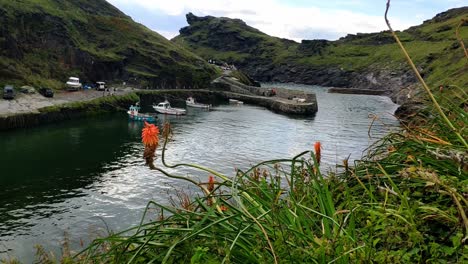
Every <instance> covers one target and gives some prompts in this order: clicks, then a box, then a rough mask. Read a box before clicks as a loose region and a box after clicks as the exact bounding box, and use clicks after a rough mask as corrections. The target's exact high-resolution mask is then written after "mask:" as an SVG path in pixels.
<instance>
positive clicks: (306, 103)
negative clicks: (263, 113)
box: [212, 76, 318, 115]
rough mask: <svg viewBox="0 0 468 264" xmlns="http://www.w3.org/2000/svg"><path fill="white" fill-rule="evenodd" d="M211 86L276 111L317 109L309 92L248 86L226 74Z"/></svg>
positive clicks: (312, 111)
mask: <svg viewBox="0 0 468 264" xmlns="http://www.w3.org/2000/svg"><path fill="white" fill-rule="evenodd" d="M212 88H213V89H214V90H215V91H220V93H222V95H223V96H225V97H227V98H230V99H236V100H241V101H244V102H246V103H249V104H255V105H260V106H264V107H266V108H268V109H270V110H272V111H275V112H278V113H284V114H293V115H314V114H315V113H316V112H317V110H318V106H317V98H316V96H315V94H314V93H311V92H304V91H298V90H291V89H285V88H262V87H255V86H248V85H245V84H242V83H240V82H238V81H237V80H236V79H235V78H232V77H228V76H221V77H219V78H217V79H215V80H214V81H213V82H212Z"/></svg>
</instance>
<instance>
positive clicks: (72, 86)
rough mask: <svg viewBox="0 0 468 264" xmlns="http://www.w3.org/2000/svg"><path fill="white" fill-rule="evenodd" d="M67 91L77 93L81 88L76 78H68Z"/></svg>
mask: <svg viewBox="0 0 468 264" xmlns="http://www.w3.org/2000/svg"><path fill="white" fill-rule="evenodd" d="M66 85H67V90H68V91H77V90H80V89H81V88H83V87H82V85H81V83H80V79H79V78H77V77H70V78H68V81H67V83H66Z"/></svg>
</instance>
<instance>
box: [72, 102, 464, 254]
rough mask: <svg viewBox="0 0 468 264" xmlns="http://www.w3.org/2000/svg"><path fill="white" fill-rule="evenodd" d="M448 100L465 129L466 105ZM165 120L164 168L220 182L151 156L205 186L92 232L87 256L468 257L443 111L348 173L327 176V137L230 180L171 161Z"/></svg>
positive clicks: (457, 169)
mask: <svg viewBox="0 0 468 264" xmlns="http://www.w3.org/2000/svg"><path fill="white" fill-rule="evenodd" d="M465 99H466V97H465ZM464 103H466V101H464ZM456 109H458V112H455V111H456ZM451 110H452V114H453V115H452V118H453V117H456V118H457V120H458V123H457V124H459V125H460V126H461V127H460V126H458V129H461V132H463V131H464V130H463V126H464V124H466V123H467V122H466V121H467V117H466V115H465V111H464V110H463V109H460V108H459V107H453V108H452V109H451ZM168 130H169V126H165V128H164V132H163V134H164V136H165V138H166V141H165V143H164V147H163V155H162V159H163V163H164V164H165V166H167V167H169V168H175V167H192V168H197V169H200V170H201V171H205V172H206V173H207V175H208V174H209V175H214V176H215V177H216V181H215V180H214V178H212V177H213V176H209V177H208V179H209V180H208V182H207V183H198V182H195V181H193V180H191V179H190V178H185V177H181V176H176V175H171V174H169V173H167V172H166V171H164V170H163V169H161V168H156V167H153V166H152V164H151V162H152V161H150V162H149V163H150V164H149V165H150V167H153V168H154V169H156V170H158V171H160V172H162V173H164V174H165V175H166V176H168V177H177V178H179V179H187V180H189V181H190V182H191V183H193V184H195V185H196V186H198V187H200V188H201V193H200V195H199V196H198V197H196V198H192V197H189V196H188V195H186V194H184V193H178V197H179V198H180V199H179V200H180V205H179V206H178V207H170V206H165V205H161V204H157V203H155V202H150V203H149V205H148V209H150V208H153V207H156V208H158V209H159V215H158V217H157V218H158V220H157V221H153V222H149V223H142V224H141V225H139V226H138V227H135V228H132V229H130V230H126V231H124V232H121V233H118V234H115V235H111V236H109V237H107V238H103V239H98V240H95V241H94V242H93V244H92V245H91V246H89V248H87V249H86V250H85V251H84V252H82V253H81V254H80V255H79V258H80V261H83V262H85V263H89V262H94V263H102V262H104V263H122V262H130V263H148V262H155V263H160V262H163V263H189V262H191V263H220V262H227V263H267V262H282V263H333V262H336V263H349V262H376V263H383V262H396V263H399V262H404V263H423V262H424V263H463V262H464V261H468V246H467V235H468V233H467V231H468V220H467V218H466V214H467V208H468V202H467V194H468V187H467V186H468V173H467V172H468V168H467V153H466V147H465V146H464V145H463V144H462V143H461V142H460V140H459V138H458V137H457V136H455V135H454V133H452V132H450V130H447V128H446V125H445V123H444V120H440V121H439V118H438V117H435V118H434V120H433V121H432V122H431V123H430V124H429V123H428V124H426V126H425V127H421V126H418V127H412V126H411V125H409V126H408V127H406V129H404V130H403V131H401V132H398V133H394V134H391V135H388V136H387V137H385V138H384V139H383V140H382V141H379V143H378V144H377V145H376V146H374V148H373V149H374V152H372V153H371V154H370V156H369V157H368V158H367V159H365V160H363V161H359V162H356V164H355V166H354V167H353V168H350V167H349V166H348V165H347V163H346V162H345V164H344V171H343V173H341V174H338V175H327V176H326V177H324V176H323V175H322V173H321V171H320V163H319V160H320V147H317V148H316V149H315V152H304V153H301V154H300V155H298V156H296V157H294V158H293V159H290V160H273V161H267V162H262V163H260V164H258V165H256V166H254V167H252V168H250V169H249V170H247V171H238V172H237V174H236V175H235V176H234V177H232V178H229V177H227V176H225V175H222V174H219V173H217V172H215V171H213V170H211V169H207V168H203V167H200V166H197V165H191V164H177V165H172V166H171V165H168V164H166V163H165V160H164V150H165V149H166V144H167V142H168V135H169V133H168ZM462 134H463V135H466V133H462ZM152 149H154V144H153V145H152V147H151V148H150V150H152ZM145 157H148V156H147V152H146V151H145ZM377 157H380V158H379V159H377ZM191 199H193V200H191ZM148 212H149V210H147V211H146V212H145V213H148Z"/></svg>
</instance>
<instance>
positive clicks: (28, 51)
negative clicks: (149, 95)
mask: <svg viewBox="0 0 468 264" xmlns="http://www.w3.org/2000/svg"><path fill="white" fill-rule="evenodd" d="M0 24H1V25H2V27H1V30H0V47H1V49H0V84H5V83H15V84H22V85H24V84H31V85H49V86H52V87H55V88H60V87H62V86H63V83H64V82H65V81H66V80H67V78H68V77H69V76H78V77H80V78H81V79H82V80H84V81H86V82H90V81H99V80H109V81H111V80H120V81H127V82H131V83H135V84H138V85H142V86H150V87H161V86H164V87H184V86H185V87H190V86H197V87H201V86H203V85H206V84H207V83H208V82H209V81H210V80H211V79H212V77H213V76H214V75H215V70H214V69H213V68H212V67H211V66H210V65H209V64H207V63H205V62H204V60H202V59H201V58H199V57H197V56H196V55H194V54H192V53H191V52H189V51H187V50H185V49H183V48H180V47H178V46H176V45H174V44H173V43H171V42H170V41H168V40H167V39H165V38H164V37H162V36H160V35H159V34H157V33H155V32H153V31H151V30H149V29H148V28H146V27H144V26H142V25H140V24H138V23H135V22H134V21H133V20H132V19H131V18H130V17H128V16H126V15H125V14H123V13H122V12H121V11H119V10H118V9H117V8H115V7H114V6H112V5H110V4H109V3H108V2H106V1H105V0H74V1H72V0H60V1H59V0H34V1H10V0H0Z"/></svg>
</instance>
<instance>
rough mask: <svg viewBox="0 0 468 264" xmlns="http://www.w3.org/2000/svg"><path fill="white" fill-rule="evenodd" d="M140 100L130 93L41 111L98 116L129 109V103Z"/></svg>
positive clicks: (61, 105) (51, 107)
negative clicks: (110, 111)
mask: <svg viewBox="0 0 468 264" xmlns="http://www.w3.org/2000/svg"><path fill="white" fill-rule="evenodd" d="M139 100H140V98H139V97H138V95H137V94H136V93H129V94H126V95H119V96H104V97H99V98H96V99H93V100H90V101H79V102H72V103H66V104H60V105H54V106H47V107H43V108H40V109H39V112H41V113H60V112H68V111H73V112H80V113H85V114H92V115H97V114H100V113H103V112H108V111H109V110H115V108H122V109H127V107H126V106H127V105H128V103H129V102H131V103H134V102H138V101H139Z"/></svg>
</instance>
